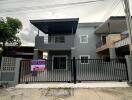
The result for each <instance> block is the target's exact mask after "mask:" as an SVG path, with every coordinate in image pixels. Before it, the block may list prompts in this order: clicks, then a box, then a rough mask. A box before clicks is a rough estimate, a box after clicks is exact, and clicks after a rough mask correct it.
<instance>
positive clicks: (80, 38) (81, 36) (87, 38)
mask: <svg viewBox="0 0 132 100" xmlns="http://www.w3.org/2000/svg"><path fill="white" fill-rule="evenodd" d="M83 36H86V37H87V41H85V42H83V41H82V37H83ZM79 37H80V43H88V35H80V36H79Z"/></svg>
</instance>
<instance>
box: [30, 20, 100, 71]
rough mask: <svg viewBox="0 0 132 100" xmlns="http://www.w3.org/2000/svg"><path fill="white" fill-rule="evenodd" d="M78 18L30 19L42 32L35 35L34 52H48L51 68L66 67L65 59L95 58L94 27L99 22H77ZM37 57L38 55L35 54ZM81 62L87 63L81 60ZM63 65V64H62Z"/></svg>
mask: <svg viewBox="0 0 132 100" xmlns="http://www.w3.org/2000/svg"><path fill="white" fill-rule="evenodd" d="M78 21H79V19H78V18H71V19H50V20H31V21H30V22H31V24H33V25H34V26H35V27H36V28H38V29H39V30H40V31H41V32H43V34H44V36H40V35H39V33H38V34H37V36H36V37H35V52H36V55H37V52H38V51H44V52H47V53H48V59H52V69H67V66H68V64H69V63H68V62H67V59H72V58H73V57H75V58H76V59H82V60H83V59H95V58H96V46H95V45H96V35H95V34H94V32H95V29H96V27H98V26H99V25H100V23H78ZM35 58H37V59H38V56H35ZM82 63H88V62H87V61H86V62H83V61H82ZM62 65H63V66H62Z"/></svg>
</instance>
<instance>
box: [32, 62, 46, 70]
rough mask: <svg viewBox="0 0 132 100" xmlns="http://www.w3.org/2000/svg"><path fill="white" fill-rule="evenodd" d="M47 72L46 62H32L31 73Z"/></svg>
mask: <svg viewBox="0 0 132 100" xmlns="http://www.w3.org/2000/svg"><path fill="white" fill-rule="evenodd" d="M44 70H47V68H46V66H45V60H32V61H31V71H44Z"/></svg>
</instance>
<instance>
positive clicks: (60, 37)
mask: <svg viewBox="0 0 132 100" xmlns="http://www.w3.org/2000/svg"><path fill="white" fill-rule="evenodd" d="M64 40H65V38H64V36H56V37H55V43H64Z"/></svg>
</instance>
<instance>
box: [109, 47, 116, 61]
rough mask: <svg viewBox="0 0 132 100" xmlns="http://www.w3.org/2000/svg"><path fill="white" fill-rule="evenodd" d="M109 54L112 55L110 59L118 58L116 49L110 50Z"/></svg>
mask: <svg viewBox="0 0 132 100" xmlns="http://www.w3.org/2000/svg"><path fill="white" fill-rule="evenodd" d="M109 53H110V59H115V58H116V50H115V48H109Z"/></svg>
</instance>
